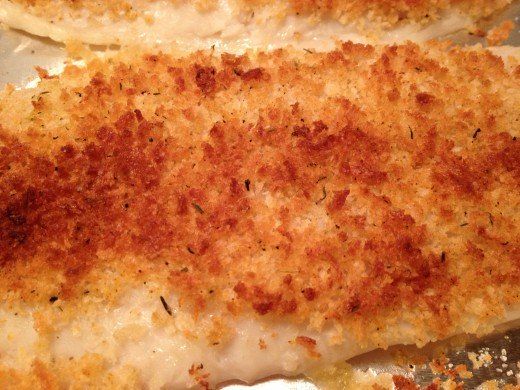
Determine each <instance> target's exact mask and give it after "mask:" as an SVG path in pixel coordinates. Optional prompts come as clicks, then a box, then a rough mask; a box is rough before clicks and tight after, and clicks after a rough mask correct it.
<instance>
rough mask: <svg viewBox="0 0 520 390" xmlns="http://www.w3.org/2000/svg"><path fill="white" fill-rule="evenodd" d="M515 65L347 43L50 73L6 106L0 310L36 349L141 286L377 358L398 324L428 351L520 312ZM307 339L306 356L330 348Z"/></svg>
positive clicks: (519, 100)
mask: <svg viewBox="0 0 520 390" xmlns="http://www.w3.org/2000/svg"><path fill="white" fill-rule="evenodd" d="M507 62H508V64H507V66H506V65H504V59H502V58H500V57H497V56H495V55H493V54H491V53H490V52H489V51H485V50H483V49H479V48H475V49H461V48H458V47H451V48H450V47H448V46H447V45H443V44H430V45H429V46H424V47H422V48H421V47H419V46H417V45H414V44H411V43H409V44H405V45H400V46H386V47H373V46H362V45H354V44H351V43H344V44H343V45H342V46H341V47H339V48H338V49H337V50H334V51H332V52H328V53H321V54H320V53H318V54H317V53H310V52H307V51H298V52H296V51H292V50H277V51H275V52H272V53H258V54H254V53H249V54H246V55H243V56H234V55H230V54H222V55H215V54H212V53H211V52H199V53H195V54H192V55H189V56H187V57H184V58H180V59H178V58H175V57H174V56H171V55H167V54H162V53H156V54H146V55H142V54H138V55H137V54H135V53H126V54H125V53H123V54H120V55H119V56H118V57H115V58H112V59H107V60H94V61H92V62H90V63H89V64H88V65H87V67H86V68H80V67H77V66H72V65H71V66H68V67H67V68H66V69H65V71H64V73H63V74H62V75H60V76H58V77H54V76H49V75H47V74H46V73H45V72H44V71H41V75H42V77H43V80H42V81H41V83H40V84H39V85H38V87H37V88H35V89H28V90H13V89H12V88H7V89H6V90H5V91H4V92H3V94H2V95H1V97H0V209H1V213H0V294H1V296H2V297H3V303H2V305H3V307H15V308H18V309H17V310H19V311H18V312H19V313H21V312H22V311H23V310H27V309H23V307H31V308H32V310H34V312H32V313H33V314H32V315H33V316H34V317H35V318H38V324H39V325H38V329H37V331H38V332H39V334H40V335H41V337H43V335H44V334H46V332H49V331H50V330H49V329H52V326H51V325H50V324H53V323H54V321H61V322H63V321H65V320H64V318H67V317H66V316H67V315H69V316H74V313H75V312H77V311H76V310H78V308H79V307H80V305H81V302H82V299H83V297H84V296H85V294H87V293H88V294H89V295H88V296H89V297H90V298H89V299H93V300H95V302H97V303H96V306H94V308H93V310H98V311H99V313H100V314H99V316H103V315H104V314H103V313H104V311H103V310H109V309H110V307H111V305H112V303H113V302H114V301H115V299H116V298H117V297H118V295H119V294H120V292H121V288H122V286H124V288H126V289H132V288H137V287H138V286H142V285H143V282H144V283H145V284H146V283H151V282H155V283H158V284H160V285H161V286H162V288H164V289H165V291H166V292H168V293H174V294H176V295H177V296H179V297H181V301H182V302H181V305H182V307H183V310H187V311H189V312H190V313H191V314H192V315H193V318H194V321H195V324H196V323H197V319H198V318H200V316H203V315H204V314H205V313H208V312H209V311H211V312H218V313H220V314H221V315H222V318H223V319H224V320H225V321H226V322H225V323H226V326H223V325H222V326H219V327H218V328H217V329H218V331H217V330H215V331H212V332H213V333H211V335H210V336H208V337H217V339H218V340H220V338H222V337H224V336H223V335H225V334H226V332H228V330H227V329H232V328H233V322H234V321H235V319H236V318H238V317H240V316H242V315H247V316H251V317H252V318H256V319H257V320H258V321H262V322H264V323H265V324H266V326H269V324H271V323H275V322H276V323H279V322H287V323H292V324H298V326H304V327H306V326H307V327H309V328H311V329H314V330H318V331H319V330H320V329H324V328H325V327H327V326H330V325H332V324H333V325H335V326H336V327H338V329H340V331H339V334H340V336H341V334H348V335H349V336H351V337H354V338H355V340H357V342H358V343H359V344H360V345H371V346H372V345H373V347H377V346H386V345H387V344H388V340H389V339H388V338H387V337H388V336H387V335H388V333H387V332H390V331H391V329H396V328H395V326H398V325H399V324H400V323H406V324H409V325H410V327H409V328H408V329H411V330H410V332H411V333H409V335H408V336H406V337H408V338H407V342H410V343H418V344H423V343H425V342H427V341H428V340H430V339H434V338H442V337H446V336H448V335H451V334H453V333H454V332H458V331H476V329H477V328H479V327H482V326H484V327H485V325H486V324H489V323H494V322H496V321H499V320H498V319H499V318H501V316H503V315H504V313H505V312H507V311H508V310H510V308H511V307H513V306H514V305H518V304H519V303H520V297H519V292H520V283H519V282H520V231H519V229H520V228H519V226H520V223H519V221H518V216H519V207H520V192H519V190H520V144H519V141H518V138H517V137H518V136H520V134H519V133H520V116H519V111H518V107H519V106H520V88H519V87H520V67H519V66H518V63H516V62H515V60H514V59H512V58H510V59H509V60H508V61H507ZM163 295H164V296H166V295H165V294H164V293H163V294H162V295H161V300H162V303H163V305H164V308H165V310H166V312H168V308H169V306H168V303H167V302H166V301H164V299H163V298H162V296H163ZM58 299H59V303H60V304H62V306H63V309H62V311H61V312H60V311H58V310H54V311H52V313H51V312H50V311H49V309H48V308H49V306H50V304H53V303H54V302H55V301H56V300H58ZM60 307H61V306H60ZM13 310H14V309H13ZM18 312H17V313H18ZM38 313H45V315H43V314H38ZM170 315H171V313H170ZM166 318H171V317H166ZM470 319H475V320H476V323H478V324H479V325H478V326H477V327H473V325H471V324H472V323H474V322H472V321H471V320H470ZM45 324H47V325H45ZM479 329H481V328H479ZM489 330H490V329H488V328H484V331H489ZM215 334H216V335H218V336H215ZM210 339H211V338H210ZM337 342H338V343H341V337H340V338H339V339H338V341H337ZM295 343H296V345H298V346H299V347H301V348H304V349H306V350H307V351H308V353H309V359H319V358H320V353H319V352H317V351H318V349H316V348H327V347H326V346H320V345H316V341H315V340H313V339H312V338H309V337H303V336H302V337H298V338H297V339H296V340H295ZM217 344H218V342H217ZM217 344H215V343H210V346H209V347H208V348H218V346H216V345H217ZM43 345H45V344H43ZM264 346H265V344H264ZM42 348H44V349H43V352H41V356H40V355H38V356H31V358H34V359H37V360H35V361H36V362H37V363H36V364H35V365H33V371H32V372H33V374H31V375H35V378H41V377H42V376H43V377H47V378H51V379H47V380H48V383H51V384H52V383H54V382H53V380H55V381H56V383H59V381H58V379H56V378H60V376H63V377H65V378H67V375H68V374H67V372H70V370H71V367H76V369H78V370H79V367H82V365H83V364H86V363H85V361H83V360H82V361H79V360H78V361H77V363H75V361H71V362H67V363H66V365H61V366H58V363H52V360H49V359H48V354H47V353H48V351H47V350H46V349H45V347H42ZM98 358H99V357H98ZM46 359H47V360H46ZM0 363H2V356H0ZM92 364H97V365H96V367H97V370H101V372H103V370H104V368H103V367H104V366H103V364H100V363H92ZM60 367H61V368H60ZM133 369H134V371H136V372H137V374H136V372H134V371H132V375H134V376H135V375H137V376H139V367H134V368H133ZM34 370H36V371H34ZM5 372H11V375H13V376H12V378H16V376H14V373H13V371H5ZM194 372H196V370H195V369H194ZM42 373H45V374H42ZM20 375H21V374H20ZM1 376H2V375H1V374H0V377H1ZM52 378H54V379H52ZM13 380H14V379H13ZM36 380H39V379H36ZM42 380H43V379H42Z"/></svg>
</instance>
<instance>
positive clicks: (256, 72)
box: [240, 68, 264, 81]
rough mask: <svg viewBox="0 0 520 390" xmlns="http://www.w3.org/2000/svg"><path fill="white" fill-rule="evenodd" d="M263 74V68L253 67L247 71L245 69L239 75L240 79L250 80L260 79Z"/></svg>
mask: <svg viewBox="0 0 520 390" xmlns="http://www.w3.org/2000/svg"><path fill="white" fill-rule="evenodd" d="M263 75H264V70H263V69H261V68H254V69H250V70H248V71H245V72H244V73H242V74H241V75H240V77H241V78H242V80H244V81H252V80H260V79H261V78H262V76H263Z"/></svg>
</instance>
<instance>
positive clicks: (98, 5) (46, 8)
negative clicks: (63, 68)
mask: <svg viewBox="0 0 520 390" xmlns="http://www.w3.org/2000/svg"><path fill="white" fill-rule="evenodd" d="M15 1H16V2H18V3H20V4H22V5H24V6H25V7H28V9H30V10H31V12H34V13H37V14H39V15H42V16H46V17H59V16H60V15H61V13H62V12H63V10H64V9H63V7H67V8H70V9H72V10H73V11H78V10H84V9H86V10H88V11H89V12H90V13H91V14H92V15H94V16H100V15H103V14H107V15H109V16H110V17H112V18H113V19H116V20H118V19H123V18H127V19H134V18H135V17H137V16H139V15H140V12H141V11H142V10H141V9H140V8H141V7H142V6H143V5H142V4H139V3H135V2H131V1H127V0H118V1H98V0H61V1H60V3H62V6H57V5H56V1H55V0H54V1H50V0H15ZM146 1H154V0H146ZM172 2H174V3H185V2H188V3H193V4H194V5H195V6H196V7H197V9H199V10H200V11H201V12H204V11H206V10H211V9H213V8H214V2H213V1H206V0H190V1H179V0H172ZM510 2H511V1H510V0H498V1H493V2H490V1H487V0H371V1H367V0H289V1H286V2H278V1H276V2H273V1H268V0H239V1H238V6H239V7H241V8H243V9H244V10H246V9H248V10H251V11H253V10H258V9H259V8H260V7H264V6H273V7H274V8H275V13H276V14H278V15H280V14H283V13H287V14H297V15H307V16H308V15H311V16H313V17H317V18H322V17H332V18H334V19H337V20H340V21H342V22H343V23H347V22H357V21H359V20H360V19H362V20H370V21H372V22H377V23H378V24H381V25H382V26H383V27H388V26H390V25H395V24H396V23H398V22H400V21H403V20H406V21H414V22H428V21H431V20H435V19H437V18H439V16H440V15H441V13H442V12H444V11H446V10H452V9H460V10H462V11H463V12H465V13H467V14H469V15H470V16H471V17H474V18H477V19H478V18H483V17H486V16H488V15H490V14H491V13H493V12H495V11H497V10H500V9H502V8H504V7H505V6H507V5H508V4H509V3H510Z"/></svg>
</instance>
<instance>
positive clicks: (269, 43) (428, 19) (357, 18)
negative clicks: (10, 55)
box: [0, 0, 511, 52]
mask: <svg viewBox="0 0 520 390" xmlns="http://www.w3.org/2000/svg"><path fill="white" fill-rule="evenodd" d="M510 2H511V0H500V1H493V2H489V1H485V0H465V1H461V0H441V1H438V0H436V1H432V0H420V1H414V2H413V5H410V2H409V1H393V0H392V1H388V0H378V1H370V2H366V1H359V0H350V1H296V0H293V1H285V2H273V1H262V0H258V1H257V0H242V1H241V0H221V1H218V2H215V1H211V2H207V1H172V0H157V1H150V0H128V1H126V0H125V1H123V0H121V1H93V0H83V1H69V0H61V1H58V2H56V1H45V0H38V1H34V0H16V1H14V2H13V1H11V0H0V21H2V22H4V23H6V24H7V25H9V26H11V27H13V28H18V29H22V30H26V31H28V32H30V33H32V34H36V35H41V36H49V37H51V38H52V39H54V40H57V41H68V40H79V41H83V42H87V43H93V44H103V45H109V44H136V43H141V44H147V45H152V44H153V45H156V44H159V45H171V44H172V43H177V44H178V45H180V46H181V47H182V48H186V49H190V50H194V48H195V49H197V48H206V49H207V48H209V47H210V46H212V45H215V46H216V47H217V48H222V49H223V50H224V51H228V52H229V51H234V52H238V51H244V50H246V49H247V48H251V47H260V48H262V49H266V48H273V47H280V46H285V45H287V44H292V45H296V46H299V47H300V48H303V47H306V48H315V49H321V50H330V49H332V48H333V46H334V44H335V42H336V40H337V39H341V40H354V41H358V42H363V43H366V42H374V41H377V40H380V41H382V42H396V41H405V40H408V39H412V40H416V41H422V40H427V39H430V38H433V37H438V36H441V35H444V34H447V33H451V32H454V31H457V30H460V29H463V28H465V27H468V26H470V25H472V23H473V22H474V21H475V20H478V19H480V18H482V17H485V16H487V15H489V14H491V13H492V12H494V11H496V10H499V9H502V8H504V7H505V6H507V5H508V4H509V3H510ZM57 3H58V4H57Z"/></svg>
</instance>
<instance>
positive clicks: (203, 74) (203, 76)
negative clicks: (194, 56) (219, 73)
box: [195, 66, 217, 94]
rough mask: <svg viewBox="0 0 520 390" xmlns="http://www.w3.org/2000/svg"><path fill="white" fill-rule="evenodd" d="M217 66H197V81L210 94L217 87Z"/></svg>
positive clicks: (201, 88)
mask: <svg viewBox="0 0 520 390" xmlns="http://www.w3.org/2000/svg"><path fill="white" fill-rule="evenodd" d="M215 72H216V71H215V68H214V67H212V66H205V67H197V69H196V74H195V82H196V84H197V86H198V87H199V88H200V90H201V91H202V92H203V93H205V94H209V93H211V92H213V91H214V90H215V88H216V85H217V82H216V80H215Z"/></svg>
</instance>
